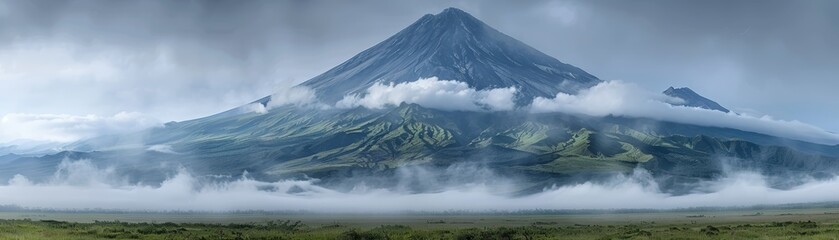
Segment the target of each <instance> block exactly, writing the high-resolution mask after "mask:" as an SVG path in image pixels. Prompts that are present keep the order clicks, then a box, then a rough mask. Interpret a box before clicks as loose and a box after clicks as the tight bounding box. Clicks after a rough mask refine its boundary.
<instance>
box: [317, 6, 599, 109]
mask: <svg viewBox="0 0 839 240" xmlns="http://www.w3.org/2000/svg"><path fill="white" fill-rule="evenodd" d="M435 76H436V77H438V78H439V79H444V80H457V81H462V82H466V83H468V84H469V86H471V87H474V88H477V89H486V88H498V87H511V86H515V87H517V88H518V90H519V94H520V99H523V100H527V101H529V100H530V99H532V98H533V97H535V96H540V97H553V96H554V95H556V93H557V92H565V93H575V92H576V91H577V90H578V89H581V88H586V87H589V86H592V85H594V84H597V83H598V82H600V81H601V80H599V79H597V78H596V77H594V76H592V75H591V74H589V73H587V72H585V71H583V70H581V69H579V68H577V67H574V66H571V65H568V64H565V63H562V62H560V61H559V60H556V59H555V58H552V57H550V56H548V55H545V54H544V53H541V52H539V51H538V50H536V49H533V48H532V47H530V46H527V45H526V44H524V43H522V42H520V41H518V40H516V39H514V38H512V37H510V36H507V35H505V34H503V33H501V32H499V31H497V30H495V29H493V28H492V27H490V26H487V25H486V24H484V23H483V22H481V21H480V20H478V19H476V18H474V17H472V16H471V15H469V14H468V13H466V12H463V11H461V10H459V9H455V8H449V9H446V10H444V11H443V12H441V13H439V14H437V15H431V14H428V15H425V16H423V17H422V18H420V19H419V20H417V21H416V22H415V23H413V24H411V25H410V26H408V27H407V28H405V29H404V30H402V31H400V32H399V33H397V34H396V35H394V36H392V37H390V38H388V39H387V40H385V41H383V42H381V43H379V44H377V45H375V46H373V47H371V48H369V49H367V50H365V51H363V52H361V53H359V54H358V55H356V56H354V57H352V58H351V59H349V60H347V61H346V62H344V63H342V64H340V65H338V66H337V67H335V68H332V69H330V70H329V71H327V72H325V73H323V74H321V75H319V76H316V77H314V78H312V79H310V80H308V81H306V82H304V83H302V85H304V86H308V87H311V88H312V89H314V90H315V91H316V92H317V95H318V97H319V98H320V99H321V100H323V101H325V102H327V103H334V102H336V101H338V100H340V99H341V98H342V97H343V96H344V95H347V94H355V93H363V92H364V90H366V89H367V88H368V87H370V86H371V85H373V84H374V83H377V82H382V83H400V82H410V81H416V80H417V79H419V78H428V77H435Z"/></svg>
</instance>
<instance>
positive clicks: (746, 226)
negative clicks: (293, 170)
mask: <svg viewBox="0 0 839 240" xmlns="http://www.w3.org/2000/svg"><path fill="white" fill-rule="evenodd" d="M0 219H4V220H0V239H839V209H834V208H814V209H772V210H765V211H746V210H742V211H709V212H651V213H608V214H607V213H604V214H556V215H515V214H512V215H506V214H498V215H489V214H485V215H484V214H475V215H337V216H332V215H318V214H291V215H287V214H275V213H231V214H212V213H196V214H185V213H169V214H167V213H54V212H2V213H0Z"/></svg>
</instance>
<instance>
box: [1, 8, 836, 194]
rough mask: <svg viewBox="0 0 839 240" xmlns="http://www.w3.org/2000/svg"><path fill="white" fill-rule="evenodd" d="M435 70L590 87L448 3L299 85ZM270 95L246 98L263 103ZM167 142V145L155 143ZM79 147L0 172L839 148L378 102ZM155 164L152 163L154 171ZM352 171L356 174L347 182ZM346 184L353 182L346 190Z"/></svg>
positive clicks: (820, 155) (696, 175)
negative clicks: (77, 166)
mask: <svg viewBox="0 0 839 240" xmlns="http://www.w3.org/2000/svg"><path fill="white" fill-rule="evenodd" d="M431 76H436V77H439V78H441V79H452V80H459V81H465V82H468V83H469V85H470V86H473V87H476V88H478V89H485V88H492V87H507V86H516V87H518V88H519V90H520V94H521V95H520V97H522V98H520V100H524V101H525V102H526V100H527V99H530V98H528V96H529V97H531V98H532V97H534V96H543V97H552V96H554V94H555V93H556V92H568V93H573V92H575V91H576V90H577V89H579V88H582V87H586V86H591V85H592V84H596V83H598V82H600V80H599V79H597V78H595V77H593V76H591V75H589V74H588V73H585V72H584V71H582V70H580V69H578V68H575V67H573V66H570V65H567V64H563V63H561V62H559V61H558V60H556V59H554V58H551V57H549V56H547V55H544V54H542V53H539V52H538V51H536V50H534V49H532V48H530V47H528V46H527V45H524V44H523V43H521V42H518V41H517V40H515V39H512V38H510V37H509V36H506V35H503V34H502V33H500V32H498V31H496V30H494V29H492V28H490V27H488V26H486V25H485V24H483V23H482V22H480V21H478V20H477V19H475V18H474V17H472V16H470V15H468V14H466V13H464V12H462V11H460V10H457V9H447V10H445V11H443V12H442V13H440V14H437V15H426V16H424V17H422V18H421V19H420V20H419V21H417V22H416V23H414V24H412V25H411V26H409V27H408V28H406V29H405V30H403V31H401V32H399V33H398V34H396V35H395V36H393V37H391V38H389V39H387V40H385V41H384V42H382V43H380V44H378V45H376V46H374V47H372V48H370V49H368V50H366V51H364V52H362V53H360V54H358V55H357V56H355V57H353V58H352V59H350V60H348V61H347V62H345V63H343V64H341V65H339V66H337V67H335V68H333V69H331V70H329V71H328V72H326V73H324V74H322V75H320V76H317V77H315V78H313V79H311V80H309V81H307V82H305V83H303V85H304V86H308V87H311V88H313V89H314V90H315V91H316V92H317V93H318V95H319V97H320V98H321V99H322V100H324V101H326V102H334V101H337V100H338V99H340V98H341V97H343V96H345V95H347V94H354V93H361V92H363V91H364V89H366V88H367V87H369V86H370V85H372V84H374V83H376V82H379V81H384V82H406V81H415V80H416V79H417V78H421V77H431ZM665 94H668V95H670V96H672V97H677V98H681V99H683V100H685V102H684V104H686V105H688V106H694V107H704V108H709V109H716V110H720V111H728V110H727V109H725V108H723V107H722V106H719V104H716V103H714V102H713V101H710V100H708V99H706V98H704V97H701V96H699V95H698V94H696V93H695V92H693V91H691V90H690V89H675V88H670V89H668V91H665ZM269 100H270V98H268V97H266V98H263V99H260V100H257V101H256V102H257V103H260V104H263V105H265V104H266V103H267V102H268V101H269ZM155 146H165V147H164V148H163V149H171V151H166V152H161V151H155V150H154V149H160V147H157V148H155ZM69 147H70V148H72V149H74V150H75V151H78V152H62V153H59V154H53V155H49V156H44V157H14V156H12V157H9V158H3V160H2V161H0V177H6V178H7V179H8V178H9V177H11V176H12V174H24V175H27V176H36V177H37V176H41V177H49V173H50V170H52V169H51V168H52V167H54V166H55V165H56V164H58V163H59V162H60V161H61V160H62V159H65V158H68V159H81V158H85V159H91V161H93V162H94V163H96V164H102V165H108V164H111V165H117V166H119V167H116V171H119V173H120V174H123V175H125V176H129V178H130V179H138V180H139V181H148V179H149V178H151V179H159V178H161V177H162V176H161V175H162V174H158V175H154V174H152V173H153V172H158V173H159V172H162V171H160V170H161V169H163V170H166V169H169V170H171V169H172V168H173V167H172V166H183V167H185V168H187V169H189V170H190V171H192V172H194V173H195V174H196V175H214V176H215V175H231V176H239V175H241V174H243V172H245V171H247V172H248V173H249V174H250V175H251V176H253V177H255V178H258V179H264V180H278V179H285V178H289V177H314V178H318V179H321V180H322V182H321V183H322V184H324V185H342V186H346V185H352V184H353V182H352V181H353V180H358V181H363V182H364V184H365V185H367V186H384V187H389V186H392V184H394V182H396V181H395V180H394V178H395V175H397V173H398V169H399V168H401V167H408V166H423V167H428V168H446V167H448V166H453V165H457V164H467V163H468V164H477V165H481V166H486V167H487V168H489V169H490V170H492V171H494V172H497V173H498V174H500V175H502V176H512V177H515V178H516V179H521V180H522V186H521V188H522V189H520V190H521V191H522V192H528V191H538V190H540V189H544V188H545V187H549V186H552V185H562V184H569V183H574V182H580V181H588V180H592V179H597V178H601V177H611V176H612V174H616V173H628V172H631V171H633V169H636V168H644V169H647V170H648V171H650V172H651V173H652V174H653V176H655V177H656V179H657V180H658V181H659V182H660V186H662V187H663V188H665V190H666V191H672V192H685V191H689V190H690V189H689V188H688V187H685V186H686V185H690V184H691V183H695V182H697V181H701V180H708V179H713V178H718V177H720V176H723V175H724V174H725V172H726V169H727V168H728V167H729V166H734V167H736V168H738V169H748V170H753V171H759V172H761V173H765V174H767V175H771V176H804V177H818V176H831V175H833V174H836V173H839V164H836V163H837V161H839V146H826V145H820V144H813V143H808V142H802V141H794V140H789V139H783V138H778V137H773V136H768V135H764V134H758V133H753V132H746V131H741V130H737V129H729V128H720V127H706V126H698V125H689V124H681V123H674V122H661V121H655V120H652V119H644V118H626V117H611V116H610V117H588V116H578V115H570V114H564V113H538V114H537V113H530V112H527V111H525V110H523V109H517V110H512V111H498V112H474V111H443V110H439V109H431V108H426V107H423V106H420V105H417V104H406V103H403V104H400V105H398V106H394V107H387V108H384V109H367V108H362V107H358V108H353V109H339V108H331V109H320V108H317V109H316V108H311V107H306V106H295V105H285V106H279V107H275V108H272V109H270V110H269V111H267V112H265V113H255V112H247V111H242V109H232V110H229V111H226V112H223V113H219V114H216V115H212V116H208V117H205V118H199V119H194V120H190V121H184V122H173V123H167V124H166V125H165V127H163V128H155V129H151V130H148V131H144V132H139V133H135V134H125V135H114V136H105V137H100V138H96V139H90V140H85V141H80V142H77V143H74V144H72V145H71V146H69ZM156 170H157V171H156ZM359 179H361V180H359ZM350 187H352V186H350Z"/></svg>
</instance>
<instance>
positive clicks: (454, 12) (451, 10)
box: [437, 7, 474, 18]
mask: <svg viewBox="0 0 839 240" xmlns="http://www.w3.org/2000/svg"><path fill="white" fill-rule="evenodd" d="M437 16H454V17H470V18H474V17H472V15H471V14H469V13H467V12H465V11H463V10H460V9H459V8H455V7H448V8H446V9H443V11H442V12H440V13H438V14H437Z"/></svg>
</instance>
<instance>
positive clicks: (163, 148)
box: [146, 144, 177, 154]
mask: <svg viewBox="0 0 839 240" xmlns="http://www.w3.org/2000/svg"><path fill="white" fill-rule="evenodd" d="M146 150H147V151H153V152H159V153H169V154H177V152H175V150H172V146H170V145H166V144H158V145H151V146H149V147H148V148H146Z"/></svg>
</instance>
